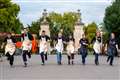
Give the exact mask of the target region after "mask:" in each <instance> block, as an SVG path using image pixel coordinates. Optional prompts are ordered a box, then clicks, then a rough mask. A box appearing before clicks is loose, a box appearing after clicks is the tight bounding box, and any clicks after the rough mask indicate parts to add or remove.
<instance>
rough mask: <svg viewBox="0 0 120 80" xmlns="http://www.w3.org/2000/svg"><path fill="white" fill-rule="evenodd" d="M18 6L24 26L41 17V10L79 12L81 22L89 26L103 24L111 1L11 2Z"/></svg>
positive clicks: (35, 0)
mask: <svg viewBox="0 0 120 80" xmlns="http://www.w3.org/2000/svg"><path fill="white" fill-rule="evenodd" d="M12 2H14V3H17V4H18V5H19V6H20V12H19V15H18V18H20V20H21V22H22V23H23V25H24V26H26V25H27V24H31V23H32V21H36V20H37V19H39V18H40V17H41V16H42V12H43V9H47V12H48V13H50V12H52V11H54V12H57V13H64V12H69V11H75V12H77V10H78V9H80V10H81V17H82V22H83V23H85V24H89V23H91V22H96V23H97V24H100V23H102V22H103V18H104V14H105V8H106V7H108V6H109V5H111V3H112V1H111V0H12Z"/></svg>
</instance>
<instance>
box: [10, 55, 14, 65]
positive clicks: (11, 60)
mask: <svg viewBox="0 0 120 80" xmlns="http://www.w3.org/2000/svg"><path fill="white" fill-rule="evenodd" d="M13 62H14V55H10V66H11V67H12V66H13Z"/></svg>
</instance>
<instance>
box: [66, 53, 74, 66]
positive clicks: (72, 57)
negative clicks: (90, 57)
mask: <svg viewBox="0 0 120 80" xmlns="http://www.w3.org/2000/svg"><path fill="white" fill-rule="evenodd" d="M67 57H68V64H70V60H72V64H73V59H74V54H71V55H68V56H67Z"/></svg>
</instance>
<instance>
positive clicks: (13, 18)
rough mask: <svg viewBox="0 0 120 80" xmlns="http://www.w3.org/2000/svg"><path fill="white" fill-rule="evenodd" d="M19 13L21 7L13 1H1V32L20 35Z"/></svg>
mask: <svg viewBox="0 0 120 80" xmlns="http://www.w3.org/2000/svg"><path fill="white" fill-rule="evenodd" d="M19 11H20V7H19V6H18V5H17V4H15V3H13V2H11V0H0V32H15V33H20V30H21V26H22V24H21V23H20V20H19V18H18V13H19Z"/></svg>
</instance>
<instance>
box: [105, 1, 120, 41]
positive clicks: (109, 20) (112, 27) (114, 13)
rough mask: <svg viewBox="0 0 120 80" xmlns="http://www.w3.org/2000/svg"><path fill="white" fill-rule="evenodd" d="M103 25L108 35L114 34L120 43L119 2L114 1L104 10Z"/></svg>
mask: <svg viewBox="0 0 120 80" xmlns="http://www.w3.org/2000/svg"><path fill="white" fill-rule="evenodd" d="M104 24H105V28H106V30H107V31H108V32H109V33H111V32H114V33H115V34H116V36H118V37H117V38H118V39H119V40H118V41H120V0H115V2H113V3H112V5H110V6H109V7H107V8H106V11H105V17H104Z"/></svg>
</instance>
